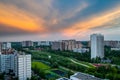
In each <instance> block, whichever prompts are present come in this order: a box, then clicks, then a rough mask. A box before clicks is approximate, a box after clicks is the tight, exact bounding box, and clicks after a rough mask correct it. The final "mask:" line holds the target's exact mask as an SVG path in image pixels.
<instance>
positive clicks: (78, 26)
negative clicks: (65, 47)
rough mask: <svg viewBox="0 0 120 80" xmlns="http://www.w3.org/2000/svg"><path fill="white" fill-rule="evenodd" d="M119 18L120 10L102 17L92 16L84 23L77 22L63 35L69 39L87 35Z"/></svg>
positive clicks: (101, 15) (112, 11) (104, 14)
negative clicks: (93, 29) (78, 35)
mask: <svg viewBox="0 0 120 80" xmlns="http://www.w3.org/2000/svg"><path fill="white" fill-rule="evenodd" d="M118 17H120V8H117V9H115V10H111V11H108V12H104V13H102V14H100V15H96V16H92V17H90V18H89V19H87V20H85V21H82V22H77V23H75V24H73V25H72V26H70V27H69V28H67V29H65V30H64V31H63V33H64V34H63V35H66V36H68V37H69V36H74V35H77V34H81V33H85V32H86V34H87V32H88V31H90V29H91V28H96V27H100V26H103V25H105V24H108V23H111V21H113V20H115V19H116V18H118ZM113 24H114V23H113ZM106 27H108V26H106ZM83 35H85V34H83Z"/></svg>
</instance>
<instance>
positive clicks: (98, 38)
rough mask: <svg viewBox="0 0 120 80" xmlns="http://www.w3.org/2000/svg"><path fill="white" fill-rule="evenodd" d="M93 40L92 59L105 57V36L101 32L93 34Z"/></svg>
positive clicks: (91, 37)
mask: <svg viewBox="0 0 120 80" xmlns="http://www.w3.org/2000/svg"><path fill="white" fill-rule="evenodd" d="M90 40H91V59H92V58H96V57H100V58H103V57H104V36H103V35H101V34H92V35H91V36H90Z"/></svg>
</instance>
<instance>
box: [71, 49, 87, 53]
mask: <svg viewBox="0 0 120 80" xmlns="http://www.w3.org/2000/svg"><path fill="white" fill-rule="evenodd" d="M73 52H78V53H86V52H89V48H74V49H73Z"/></svg>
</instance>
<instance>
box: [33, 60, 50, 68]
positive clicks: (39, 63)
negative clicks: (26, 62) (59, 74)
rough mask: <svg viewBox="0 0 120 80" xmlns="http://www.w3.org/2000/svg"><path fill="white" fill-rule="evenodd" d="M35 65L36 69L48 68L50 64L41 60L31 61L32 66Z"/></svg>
mask: <svg viewBox="0 0 120 80" xmlns="http://www.w3.org/2000/svg"><path fill="white" fill-rule="evenodd" d="M35 67H37V68H38V69H42V70H48V69H50V66H48V65H46V64H43V63H42V62H37V61H33V62H32V68H35Z"/></svg>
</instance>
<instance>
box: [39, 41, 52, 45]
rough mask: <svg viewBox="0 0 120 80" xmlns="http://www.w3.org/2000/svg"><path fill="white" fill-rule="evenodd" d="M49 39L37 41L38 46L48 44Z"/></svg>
mask: <svg viewBox="0 0 120 80" xmlns="http://www.w3.org/2000/svg"><path fill="white" fill-rule="evenodd" d="M50 43H51V42H50V41H39V42H38V46H50Z"/></svg>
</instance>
